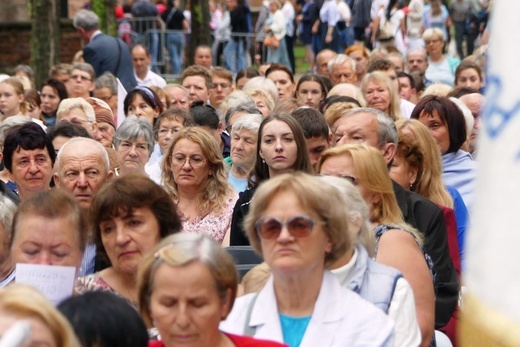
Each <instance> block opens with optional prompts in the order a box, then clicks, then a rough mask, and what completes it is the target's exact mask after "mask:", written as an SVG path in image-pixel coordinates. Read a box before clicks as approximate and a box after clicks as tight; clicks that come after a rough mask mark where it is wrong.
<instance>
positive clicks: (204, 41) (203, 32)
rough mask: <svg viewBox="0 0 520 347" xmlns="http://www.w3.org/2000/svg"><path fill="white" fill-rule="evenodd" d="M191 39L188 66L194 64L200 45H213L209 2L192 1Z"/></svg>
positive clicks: (204, 0)
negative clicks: (197, 48)
mask: <svg viewBox="0 0 520 347" xmlns="http://www.w3.org/2000/svg"><path fill="white" fill-rule="evenodd" d="M190 8H191V38H190V42H189V45H190V50H189V53H188V57H187V58H188V64H189V65H191V64H193V63H194V61H193V58H194V56H195V48H196V47H197V46H198V45H208V46H209V45H211V31H210V29H209V22H210V20H211V18H210V15H209V4H208V0H192V1H191V7H190Z"/></svg>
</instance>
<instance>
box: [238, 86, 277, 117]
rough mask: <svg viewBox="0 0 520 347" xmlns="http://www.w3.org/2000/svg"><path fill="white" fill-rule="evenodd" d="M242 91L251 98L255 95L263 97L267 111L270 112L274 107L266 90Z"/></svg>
mask: <svg viewBox="0 0 520 347" xmlns="http://www.w3.org/2000/svg"><path fill="white" fill-rule="evenodd" d="M244 92H245V93H246V94H247V95H249V96H250V97H252V98H253V99H254V98H255V96H256V97H260V98H263V99H264V100H265V106H267V108H268V109H269V112H271V111H272V110H273V109H274V106H275V102H274V99H273V97H272V96H271V94H269V93H268V92H266V91H265V90H263V89H248V90H244Z"/></svg>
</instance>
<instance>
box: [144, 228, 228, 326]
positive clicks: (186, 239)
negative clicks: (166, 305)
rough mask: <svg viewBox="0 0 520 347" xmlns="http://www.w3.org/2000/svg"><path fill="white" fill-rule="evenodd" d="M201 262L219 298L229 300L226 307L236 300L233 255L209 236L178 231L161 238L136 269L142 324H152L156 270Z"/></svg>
mask: <svg viewBox="0 0 520 347" xmlns="http://www.w3.org/2000/svg"><path fill="white" fill-rule="evenodd" d="M194 262H200V263H202V264H203V265H204V266H206V267H207V268H208V270H209V271H210V273H211V275H212V277H213V279H214V280H215V288H216V290H217V292H218V295H219V298H220V299H221V300H222V301H225V300H226V299H229V310H228V312H226V315H227V314H228V313H229V312H230V311H231V309H232V308H233V303H234V301H235V297H236V293H237V286H238V274H237V271H236V268H235V263H234V262H233V258H232V257H231V256H230V255H229V254H228V253H227V252H226V251H225V250H224V249H223V248H222V247H221V246H220V245H219V244H218V243H217V242H215V241H213V240H212V239H211V238H209V237H207V236H205V235H202V234H196V233H178V234H174V235H170V236H168V237H167V238H165V239H163V240H162V241H161V242H160V243H159V244H157V245H156V246H155V248H154V249H153V250H152V251H151V252H150V253H149V254H148V255H147V256H146V257H145V258H144V259H143V261H142V262H141V265H140V266H139V272H138V276H137V278H138V284H137V289H138V300H139V311H140V313H141V316H142V317H143V319H144V321H145V323H146V324H147V325H148V326H152V325H153V322H152V317H151V312H150V297H151V295H152V291H153V287H154V280H155V274H156V272H157V269H158V268H159V267H160V266H161V265H162V264H166V265H168V266H171V267H174V268H175V267H177V268H179V267H182V266H185V265H189V264H192V263H194Z"/></svg>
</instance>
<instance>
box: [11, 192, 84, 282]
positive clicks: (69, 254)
mask: <svg viewBox="0 0 520 347" xmlns="http://www.w3.org/2000/svg"><path fill="white" fill-rule="evenodd" d="M86 235H87V225H86V221H85V219H84V216H83V214H82V212H81V209H80V207H79V205H78V204H77V202H76V200H75V199H74V198H73V197H72V196H71V195H69V194H67V193H65V192H64V191H62V190H59V189H53V190H49V191H46V192H42V193H39V194H36V195H34V196H33V197H31V198H30V199H27V200H25V201H23V202H22V203H21V204H20V206H19V207H18V210H17V211H16V214H15V215H14V219H13V227H12V235H11V239H10V252H11V257H12V262H13V263H14V264H16V263H25V264H43V265H60V266H73V267H75V268H76V269H77V272H78V271H79V269H80V266H81V259H82V257H83V252H84V250H85V245H86Z"/></svg>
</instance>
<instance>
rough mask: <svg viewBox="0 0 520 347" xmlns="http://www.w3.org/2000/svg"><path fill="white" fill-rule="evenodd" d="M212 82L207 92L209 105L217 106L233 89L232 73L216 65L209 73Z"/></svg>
mask: <svg viewBox="0 0 520 347" xmlns="http://www.w3.org/2000/svg"><path fill="white" fill-rule="evenodd" d="M211 76H212V77H211V78H212V84H211V89H210V92H209V101H210V103H211V106H213V107H215V108H217V109H218V108H219V107H220V105H221V104H222V102H223V101H224V100H225V99H226V98H227V97H228V95H229V94H231V92H232V91H233V74H232V73H231V71H229V70H226V69H224V68H223V67H220V66H217V67H215V68H214V69H213V71H212V73H211Z"/></svg>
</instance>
